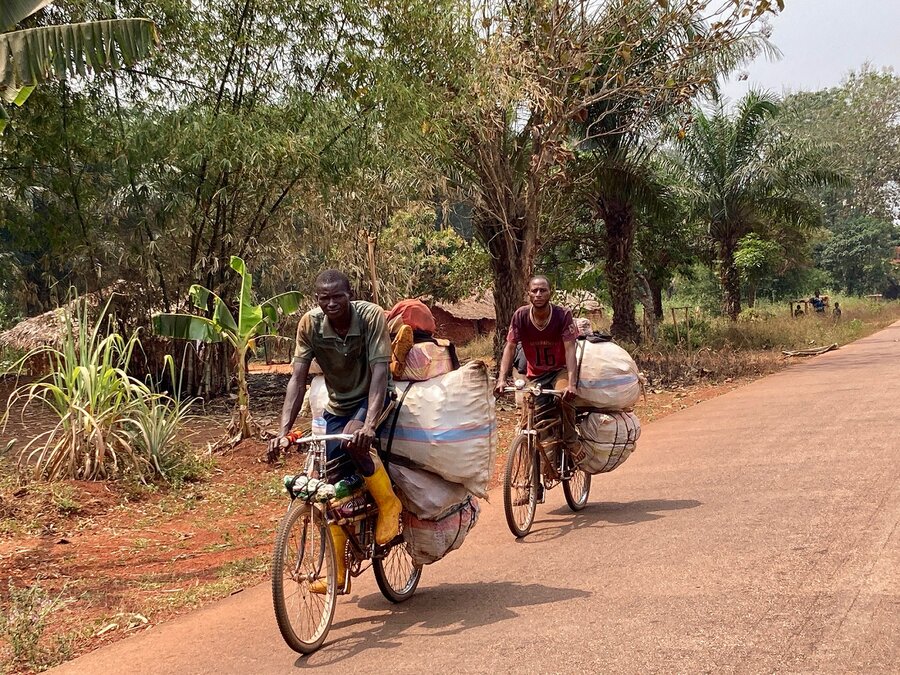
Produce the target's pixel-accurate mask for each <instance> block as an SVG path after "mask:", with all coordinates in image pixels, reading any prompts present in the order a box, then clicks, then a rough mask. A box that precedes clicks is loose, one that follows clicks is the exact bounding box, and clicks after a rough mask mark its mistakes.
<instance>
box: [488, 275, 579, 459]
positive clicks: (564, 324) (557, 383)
mask: <svg viewBox="0 0 900 675" xmlns="http://www.w3.org/2000/svg"><path fill="white" fill-rule="evenodd" d="M552 292H553V289H552V288H551V287H550V281H549V280H548V279H547V277H545V276H542V275H537V276H534V277H532V278H531V279H530V280H529V281H528V300H529V304H527V305H525V306H523V307H520V308H519V309H517V310H516V312H515V314H513V317H512V321H511V322H510V326H509V331H508V333H507V335H506V347H505V349H504V350H503V357H502V358H501V360H500V372H499V373H498V376H497V384H496V387H495V393H496V395H498V396H499V395H500V394H502V393H503V388H504V387H505V386H506V378H507V377H508V375H509V374H510V371H511V370H512V367H513V362H514V358H515V354H516V347H517V346H518V345H520V346H521V353H522V355H523V356H524V361H525V363H524V364H521V363H520V366H519V367H521V366H522V365H524V366H525V370H526V375H527V377H528V379H529V380H531V381H532V382H533V383H535V384H540V385H541V386H543V387H548V386H549V387H552V388H553V389H558V390H562V391H563V392H565V393H564V394H563V398H564V399H566V400H569V399H572V398H574V397H575V395H576V384H577V377H578V374H577V357H576V348H575V340H576V339H577V338H578V329H577V328H576V327H575V320H574V319H573V317H572V311H571V310H569V309H566V308H564V307H559V306H556V305H553V304H552V303H551V302H550V297H551V294H552ZM548 398H549V397H548ZM549 403H550V401H549V400H547V399H546V398H545V397H543V396H542V397H541V399H539V404H540V405H542V406H546V405H548V404H549ZM562 420H563V425H562V426H563V441H564V442H565V444H566V445H574V443H575V442H576V441H577V440H578V437H577V434H576V431H575V409H574V408H573V407H572V406H571V405H564V406H562Z"/></svg>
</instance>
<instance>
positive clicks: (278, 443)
mask: <svg viewBox="0 0 900 675" xmlns="http://www.w3.org/2000/svg"><path fill="white" fill-rule="evenodd" d="M286 436H287V433H285V432H283V431H279V432H278V434H277V435H276V436H275V437H274V438H270V439H269V442H268V443H267V444H266V456H267V457H270V458H276V457H278V455H280V454H281V451H282V450H283V447H282V443H283V442H284V439H285V437H286Z"/></svg>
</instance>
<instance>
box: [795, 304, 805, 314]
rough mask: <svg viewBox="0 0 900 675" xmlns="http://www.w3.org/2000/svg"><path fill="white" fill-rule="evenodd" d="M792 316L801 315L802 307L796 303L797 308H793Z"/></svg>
mask: <svg viewBox="0 0 900 675" xmlns="http://www.w3.org/2000/svg"><path fill="white" fill-rule="evenodd" d="M794 316H803V309H802V308H801V307H800V305H797V309H795V310H794Z"/></svg>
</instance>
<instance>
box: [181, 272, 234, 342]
mask: <svg viewBox="0 0 900 675" xmlns="http://www.w3.org/2000/svg"><path fill="white" fill-rule="evenodd" d="M189 294H190V296H191V302H192V303H194V307H196V308H197V309H202V310H204V311H206V310H208V309H209V299H210V298H212V299H213V316H212V320H213V322H215V323H217V324H218V325H219V326H221V327H222V328H223V329H225V330H227V331H230V332H232V333H234V334H235V335H237V334H238V326H237V322H235V320H234V316H233V315H232V313H231V310H230V309H228V305H226V304H225V301H224V300H222V298H220V297H219V296H218V295H216V294H215V293H213V292H212V291H211V290H209V289H208V288H204V287H203V286H201V285H200V284H194V285H193V286H191V289H190V291H189Z"/></svg>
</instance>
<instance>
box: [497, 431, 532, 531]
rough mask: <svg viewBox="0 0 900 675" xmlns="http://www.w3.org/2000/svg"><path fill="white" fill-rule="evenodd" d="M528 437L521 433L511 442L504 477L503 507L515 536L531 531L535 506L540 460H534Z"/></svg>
mask: <svg viewBox="0 0 900 675" xmlns="http://www.w3.org/2000/svg"><path fill="white" fill-rule="evenodd" d="M528 439H529V437H528V436H525V435H524V434H523V435H520V436H517V437H516V439H515V440H514V441H513V442H512V445H511V446H510V448H509V455H508V456H507V458H506V471H505V473H504V477H503V510H504V511H505V512H506V524H507V525H508V526H509V530H510V532H512V533H513V534H514V535H515V536H516V538H517V539H520V538H522V537H524V536H525V535H526V534H528V533H529V532H530V531H531V526H532V524H533V523H534V512H535V509H536V508H537V484H538V481H539V480H540V474H539V469H538V467H539V462H537V461H535V459H536V458H535V456H534V453H533V452H532V450H531V447H530V444H529V443H528Z"/></svg>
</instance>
